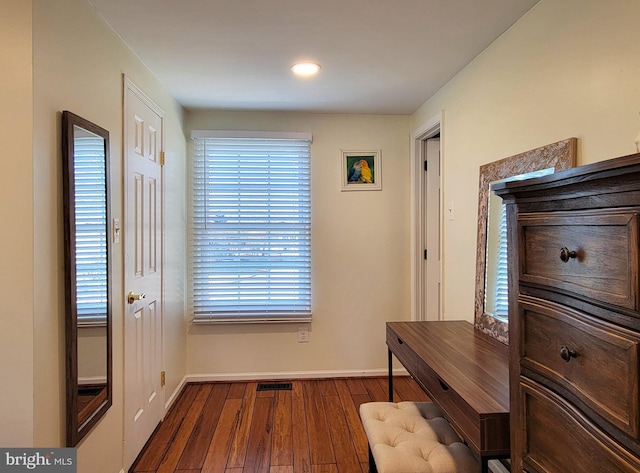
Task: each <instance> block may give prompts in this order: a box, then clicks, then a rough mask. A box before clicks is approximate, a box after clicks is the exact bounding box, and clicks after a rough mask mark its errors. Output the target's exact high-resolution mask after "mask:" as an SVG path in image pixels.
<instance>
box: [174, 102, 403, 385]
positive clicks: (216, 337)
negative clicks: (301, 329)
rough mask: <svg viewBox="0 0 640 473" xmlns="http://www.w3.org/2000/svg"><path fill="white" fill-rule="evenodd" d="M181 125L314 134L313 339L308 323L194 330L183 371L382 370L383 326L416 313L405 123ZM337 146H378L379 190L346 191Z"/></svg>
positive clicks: (216, 116) (293, 120)
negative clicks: (305, 328) (303, 338)
mask: <svg viewBox="0 0 640 473" xmlns="http://www.w3.org/2000/svg"><path fill="white" fill-rule="evenodd" d="M185 129H186V131H187V133H188V134H190V130H192V129H230V130H233V129H238V130H261V131H307V132H312V133H313V145H312V158H311V159H312V164H311V175H312V180H311V188H312V288H313V294H312V298H313V299H312V307H313V322H312V323H311V331H310V342H309V343H297V327H298V326H299V325H303V324H292V325H289V324H282V325H243V326H220V325H208V326H192V327H190V329H189V335H188V344H187V346H188V354H187V372H188V373H190V374H214V375H225V376H226V375H240V376H242V375H247V374H249V373H260V374H269V373H270V374H274V373H283V372H284V373H287V372H302V373H309V372H319V371H324V370H327V371H330V372H334V373H345V372H357V371H364V370H376V369H381V370H383V369H384V368H385V367H386V360H387V350H386V347H385V324H384V323H385V321H387V320H407V319H408V318H409V317H410V270H409V268H410V259H409V258H410V255H409V248H410V246H409V245H410V212H409V207H410V200H409V199H410V189H409V186H410V184H409V182H410V179H409V117H407V116H374V115H371V116H363V115H358V116H353V115H321V114H316V115H313V114H299V113H242V112H236V113H233V112H201V111H200V112H190V113H188V114H187V118H186V126H185ZM340 149H347V150H349V149H351V150H359V149H381V150H382V159H381V165H382V191H370V192H341V191H340V181H341V174H340Z"/></svg>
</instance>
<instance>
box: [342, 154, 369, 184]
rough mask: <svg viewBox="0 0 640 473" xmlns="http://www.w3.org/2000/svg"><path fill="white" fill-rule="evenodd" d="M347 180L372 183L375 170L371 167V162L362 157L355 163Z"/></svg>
mask: <svg viewBox="0 0 640 473" xmlns="http://www.w3.org/2000/svg"><path fill="white" fill-rule="evenodd" d="M347 181H349V182H360V183H366V184H372V183H373V172H372V170H371V168H370V167H369V163H368V162H367V161H366V160H365V159H360V160H359V161H356V162H355V163H353V166H351V169H349V173H348V174H347Z"/></svg>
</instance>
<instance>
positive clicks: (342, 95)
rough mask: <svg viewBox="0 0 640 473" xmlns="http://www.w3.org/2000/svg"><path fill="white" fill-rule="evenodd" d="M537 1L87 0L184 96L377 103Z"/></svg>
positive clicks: (390, 109)
mask: <svg viewBox="0 0 640 473" xmlns="http://www.w3.org/2000/svg"><path fill="white" fill-rule="evenodd" d="M537 2H538V0H90V3H91V4H93V6H94V7H95V8H96V10H97V11H98V12H99V14H100V15H101V16H102V17H103V18H104V19H105V21H106V22H107V23H108V24H109V25H111V27H112V28H113V29H114V30H115V31H116V32H117V34H118V35H119V36H120V37H121V38H122V39H123V40H124V41H125V42H126V43H127V44H128V45H129V47H130V48H131V49H132V50H133V51H134V52H135V53H136V54H137V55H138V57H139V58H140V59H141V60H142V62H144V63H145V64H146V66H147V67H148V68H149V69H150V70H151V71H152V72H153V73H154V74H155V76H156V77H157V78H158V80H160V82H161V83H162V84H163V85H164V86H165V87H166V88H167V89H168V90H169V92H170V93H171V94H172V95H173V96H174V97H175V98H176V100H178V102H180V103H181V104H182V105H183V106H185V107H187V108H215V109H234V110H270V111H272V110H296V111H310V112H327V113H379V114H411V113H413V112H415V111H416V109H417V108H418V107H419V106H420V105H422V104H423V103H424V102H426V101H427V99H428V98H429V97H431V96H432V95H433V94H434V93H435V92H436V91H437V90H438V89H439V88H440V87H442V86H443V85H444V84H445V83H446V82H447V81H448V80H449V79H451V77H453V76H454V75H455V74H456V73H457V72H459V71H460V70H461V69H462V68H464V66H465V65H467V64H468V63H469V62H470V61H471V60H472V59H473V58H474V57H476V56H477V55H478V54H479V53H480V52H481V51H482V50H483V49H485V48H486V47H487V46H488V45H489V44H491V43H492V42H493V41H494V40H495V39H496V38H497V37H498V36H500V35H501V34H502V33H503V32H504V31H506V30H507V29H508V28H509V27H510V26H511V25H512V24H513V23H515V22H516V21H517V20H518V18H520V17H521V16H522V15H523V14H524V13H526V12H527V11H528V10H529V9H530V8H532V7H533V6H534V5H535V4H536V3H537ZM299 60H307V61H314V62H318V63H320V64H321V65H322V70H321V72H320V74H319V75H318V76H316V77H314V78H307V79H300V78H296V77H294V76H293V74H292V73H291V71H290V69H289V68H290V66H291V65H292V64H293V63H294V62H296V61H299Z"/></svg>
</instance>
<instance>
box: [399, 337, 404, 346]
mask: <svg viewBox="0 0 640 473" xmlns="http://www.w3.org/2000/svg"><path fill="white" fill-rule="evenodd" d="M398 343H399V344H400V345H402V344H403V343H404V342H403V341H402V339H401V338H400V337H398Z"/></svg>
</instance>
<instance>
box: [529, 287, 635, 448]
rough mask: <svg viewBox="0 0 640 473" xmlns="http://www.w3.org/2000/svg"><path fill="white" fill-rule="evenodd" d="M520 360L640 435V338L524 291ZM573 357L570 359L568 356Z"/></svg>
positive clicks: (623, 427)
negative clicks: (528, 295)
mask: <svg viewBox="0 0 640 473" xmlns="http://www.w3.org/2000/svg"><path fill="white" fill-rule="evenodd" d="M520 308H521V309H520V310H521V311H522V312H521V345H520V346H521V347H522V348H521V365H522V366H523V367H526V368H529V369H532V370H535V371H536V372H538V373H540V374H542V375H543V376H545V377H546V378H548V379H550V380H551V381H553V382H554V383H556V384H557V385H560V386H561V387H562V388H564V389H566V390H568V391H569V392H570V393H571V394H573V395H574V396H575V397H576V398H578V400H579V401H581V402H583V403H584V404H585V405H586V406H587V407H588V408H590V409H592V410H593V411H595V412H596V413H597V414H599V415H600V416H602V417H603V418H604V419H606V420H607V421H608V422H610V423H611V424H612V425H614V426H616V427H617V428H619V429H620V430H622V431H623V432H625V433H627V434H628V435H631V436H633V437H635V438H640V437H639V432H640V429H639V425H640V419H639V414H638V369H639V367H638V352H639V347H640V338H639V337H638V336H637V335H635V334H632V333H631V332H629V331H623V330H621V329H618V328H616V327H615V326H613V325H611V324H607V323H605V322H599V321H597V320H596V319H592V318H590V317H589V316H586V315H584V314H582V313H580V312H579V311H576V310H574V309H570V308H567V307H564V306H561V305H559V304H555V303H553V302H547V301H542V300H536V299H533V298H530V297H527V296H521V297H520ZM567 360H568V361H567Z"/></svg>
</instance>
